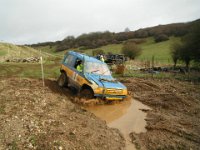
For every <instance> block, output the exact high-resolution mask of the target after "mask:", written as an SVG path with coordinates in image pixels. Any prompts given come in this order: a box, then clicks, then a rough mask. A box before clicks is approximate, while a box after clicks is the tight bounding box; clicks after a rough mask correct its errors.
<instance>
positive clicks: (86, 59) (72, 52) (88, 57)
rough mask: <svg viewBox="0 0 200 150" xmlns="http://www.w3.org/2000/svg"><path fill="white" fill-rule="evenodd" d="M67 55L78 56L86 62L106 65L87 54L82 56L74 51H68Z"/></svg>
mask: <svg viewBox="0 0 200 150" xmlns="http://www.w3.org/2000/svg"><path fill="white" fill-rule="evenodd" d="M66 54H70V55H74V56H77V57H78V58H79V59H81V60H84V61H89V62H97V63H104V62H102V61H100V60H98V59H96V58H95V57H90V56H88V55H86V54H82V53H78V52H74V51H68V52H67V53H66Z"/></svg>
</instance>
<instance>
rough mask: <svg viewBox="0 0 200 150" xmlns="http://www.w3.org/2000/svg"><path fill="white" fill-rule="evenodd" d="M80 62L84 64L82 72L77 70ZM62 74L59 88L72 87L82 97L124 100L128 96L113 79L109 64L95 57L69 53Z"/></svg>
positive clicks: (121, 86) (122, 87)
mask: <svg viewBox="0 0 200 150" xmlns="http://www.w3.org/2000/svg"><path fill="white" fill-rule="evenodd" d="M80 61H82V64H83V70H82V71H81V72H80V70H79V71H78V70H77V69H76V68H77V65H78V64H79V63H80ZM78 62H79V63H78ZM60 72H61V75H60V77H59V79H58V84H59V86H61V87H64V86H72V87H74V88H76V89H77V90H78V92H79V95H81V97H86V98H93V97H100V98H102V99H106V100H122V99H124V98H125V97H126V96H127V88H126V87H125V86H124V85H123V84H122V83H120V82H119V81H117V80H116V79H114V78H113V77H112V75H111V72H110V70H109V68H108V66H107V64H106V63H104V62H102V61H100V60H98V59H96V58H94V57H90V56H87V55H85V54H81V53H77V52H73V51H69V52H68V53H66V54H65V56H64V59H63V61H62V64H61V68H60Z"/></svg>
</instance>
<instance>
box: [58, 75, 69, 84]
mask: <svg viewBox="0 0 200 150" xmlns="http://www.w3.org/2000/svg"><path fill="white" fill-rule="evenodd" d="M58 85H59V86H60V87H65V86H67V85H68V79H67V75H66V74H65V73H64V72H62V73H61V75H60V77H59V78H58Z"/></svg>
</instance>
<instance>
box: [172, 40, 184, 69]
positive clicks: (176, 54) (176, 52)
mask: <svg viewBox="0 0 200 150" xmlns="http://www.w3.org/2000/svg"><path fill="white" fill-rule="evenodd" d="M181 46H182V45H181V43H173V45H172V47H171V57H172V60H173V62H174V68H175V67H176V64H177V61H178V60H179V59H180V50H181Z"/></svg>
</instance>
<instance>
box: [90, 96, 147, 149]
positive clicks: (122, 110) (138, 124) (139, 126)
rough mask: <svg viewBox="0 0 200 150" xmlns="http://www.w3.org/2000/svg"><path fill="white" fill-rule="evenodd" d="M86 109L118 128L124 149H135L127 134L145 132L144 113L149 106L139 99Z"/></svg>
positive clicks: (110, 125)
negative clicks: (122, 137)
mask: <svg viewBox="0 0 200 150" xmlns="http://www.w3.org/2000/svg"><path fill="white" fill-rule="evenodd" d="M86 109H87V110H88V111H90V112H92V113H94V114H95V115H96V116H97V117H99V118H100V119H102V120H105V121H106V123H107V124H108V126H109V127H112V128H117V129H119V130H120V131H121V132H122V134H123V135H124V137H125V139H126V149H127V150H135V146H134V144H132V143H131V140H130V137H129V134H130V133H131V132H135V133H141V132H146V129H145V126H146V121H145V118H146V113H145V112H143V111H141V110H150V108H149V107H148V106H146V105H144V104H142V103H141V102H139V101H136V100H133V99H132V100H129V101H124V102H121V103H118V104H112V105H96V106H88V107H86Z"/></svg>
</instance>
